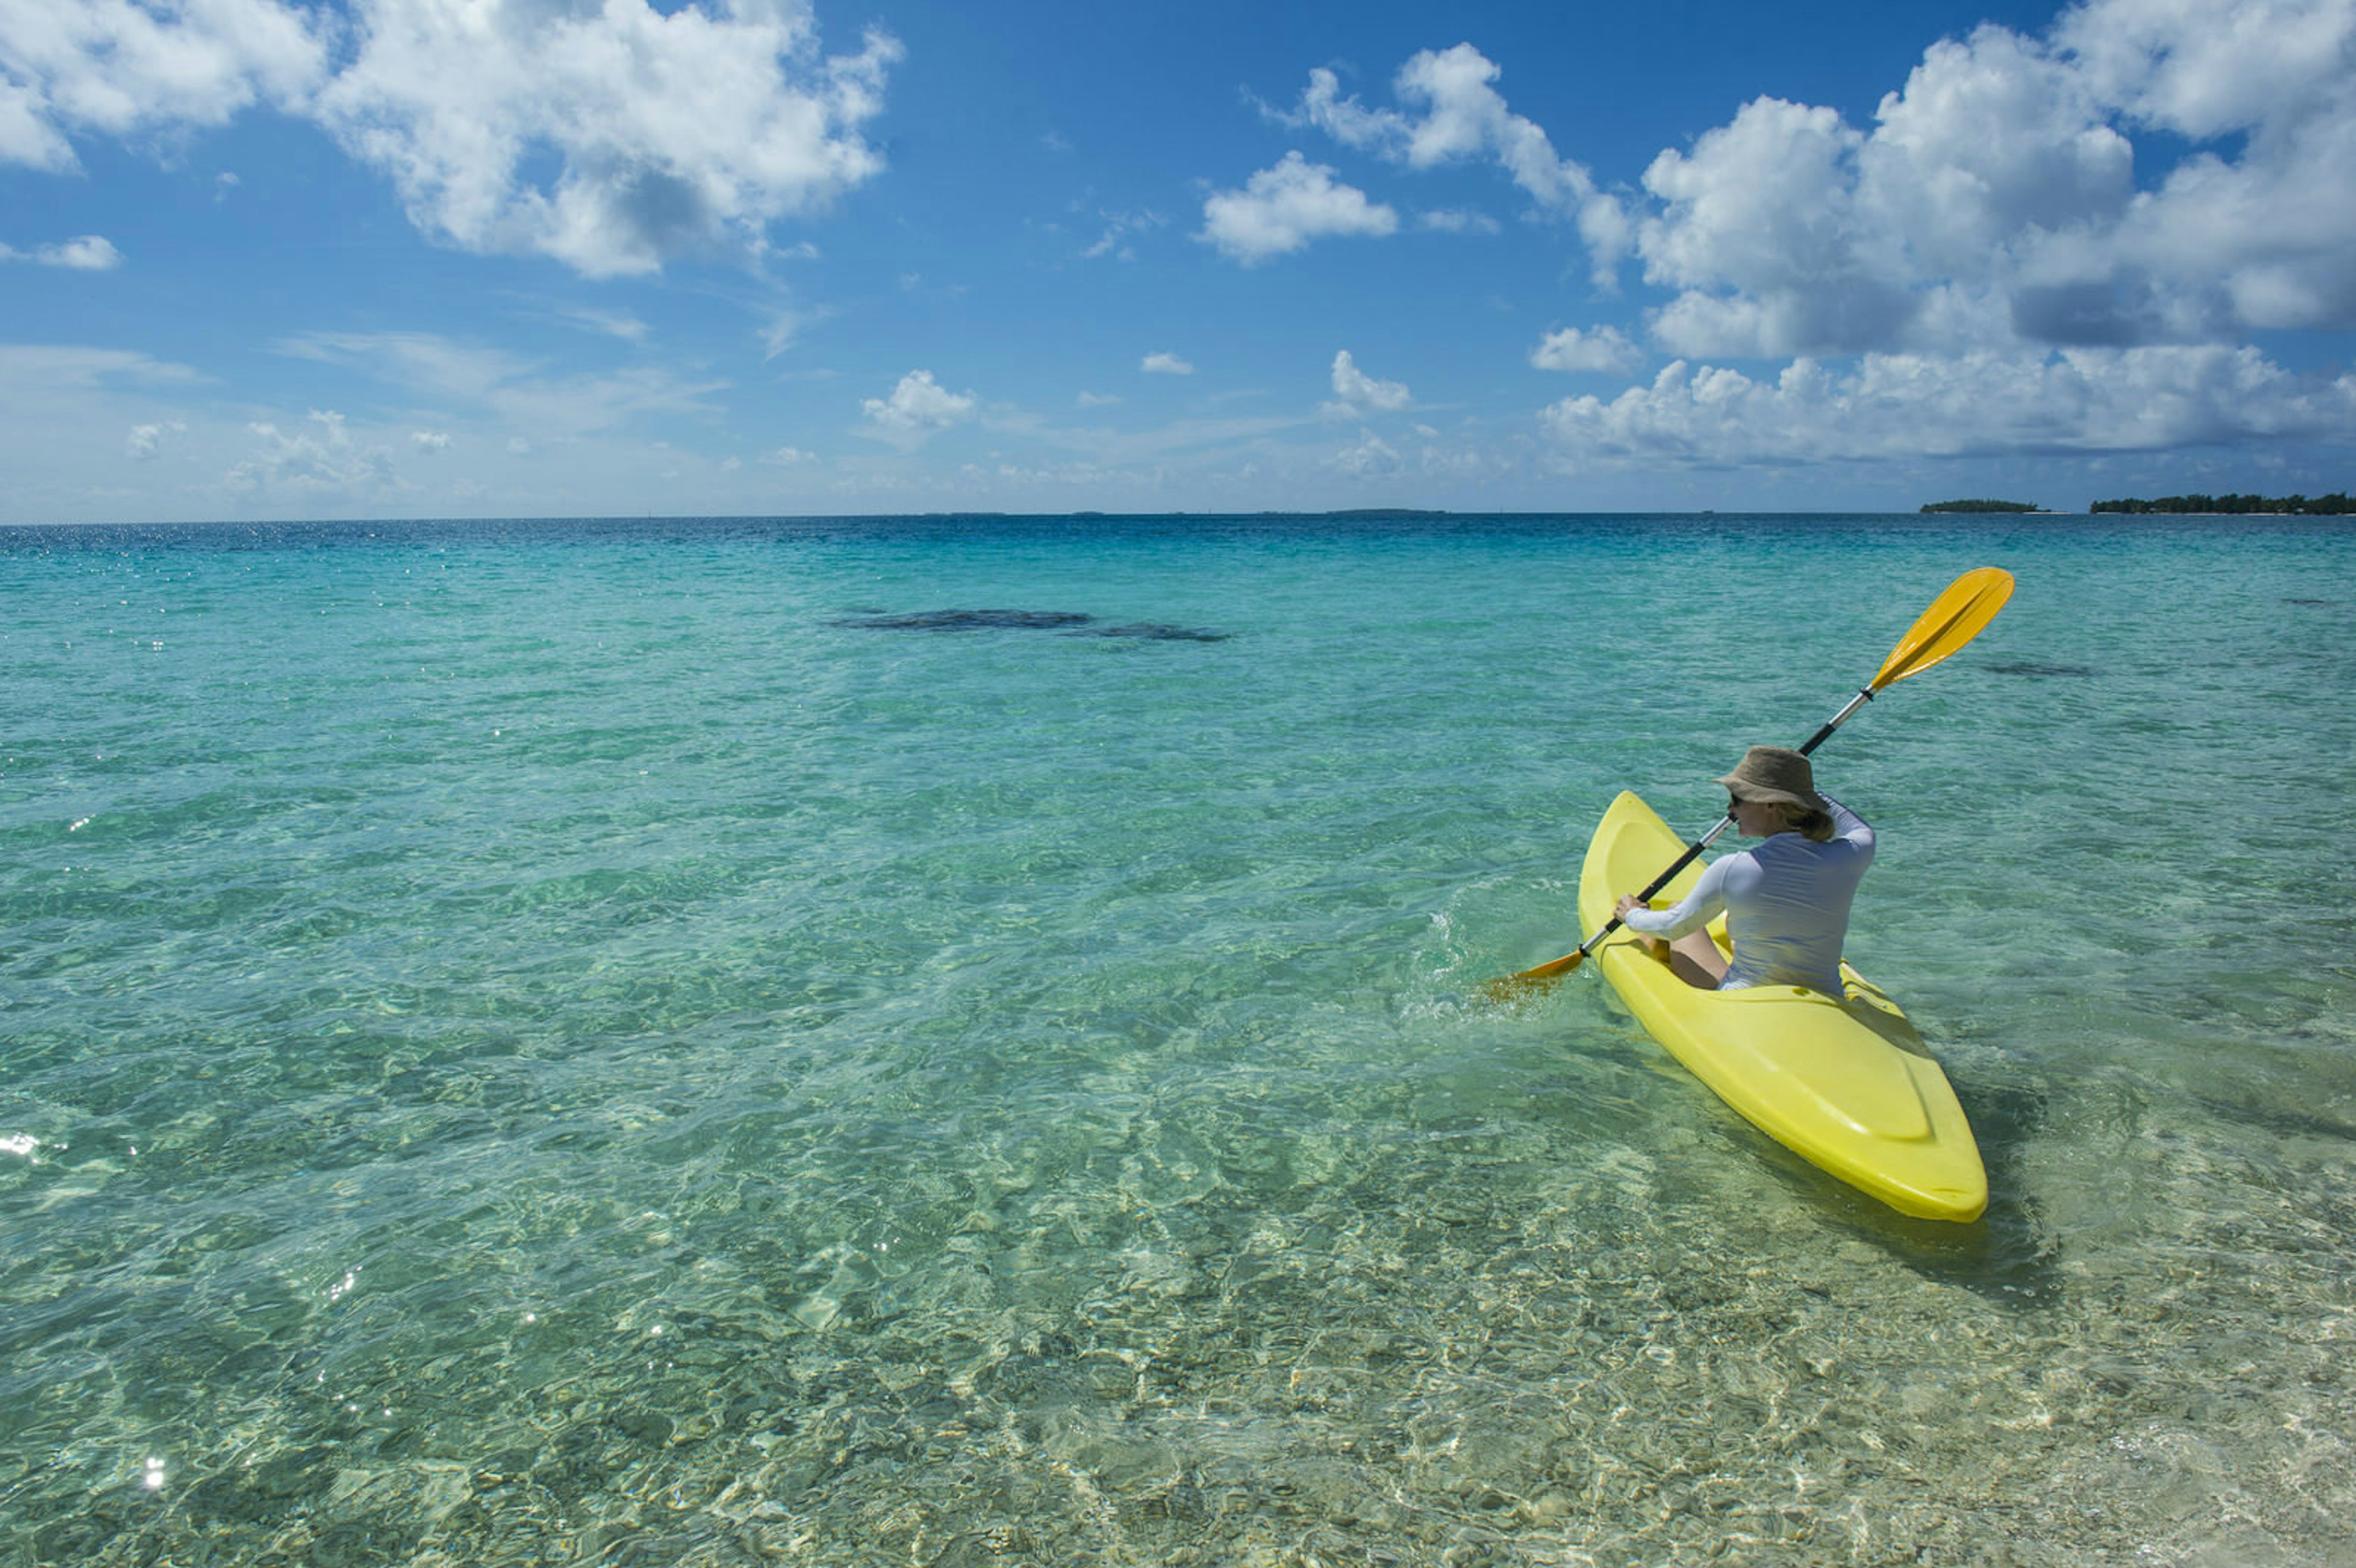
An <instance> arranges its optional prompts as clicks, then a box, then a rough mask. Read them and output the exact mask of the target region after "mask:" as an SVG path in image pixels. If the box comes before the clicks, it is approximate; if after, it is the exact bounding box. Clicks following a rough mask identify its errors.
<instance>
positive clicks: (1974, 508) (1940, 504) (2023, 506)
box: [1922, 501, 2044, 512]
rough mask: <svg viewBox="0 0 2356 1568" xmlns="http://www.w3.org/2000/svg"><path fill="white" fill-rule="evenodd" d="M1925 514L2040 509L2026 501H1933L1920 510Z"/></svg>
mask: <svg viewBox="0 0 2356 1568" xmlns="http://www.w3.org/2000/svg"><path fill="white" fill-rule="evenodd" d="M1922 509H1923V510H1924V511H1926V512H2041V511H2043V510H2044V508H2043V507H2039V506H2036V505H2033V504H2032V503H2030V502H2028V501H1933V502H1932V503H1931V504H1930V505H1928V506H1926V507H1923V508H1922Z"/></svg>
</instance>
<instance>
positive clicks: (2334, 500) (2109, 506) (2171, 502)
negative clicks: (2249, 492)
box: [1922, 495, 2356, 517]
mask: <svg viewBox="0 0 2356 1568" xmlns="http://www.w3.org/2000/svg"><path fill="white" fill-rule="evenodd" d="M2044 509H2045V508H2044V507H2039V506H2035V505H2032V504H2031V503H2029V502H2027V501H1986V500H1977V501H1933V502H1930V503H1928V504H1926V505H1925V506H1924V507H1922V510H1923V511H1925V512H2041V511H2043V510H2044ZM2086 510H2087V511H2089V512H2117V513H2125V514H2127V515H2130V516H2134V515H2143V514H2155V515H2174V516H2199V517H2208V516H2216V515H2234V514H2265V515H2270V516H2286V517H2347V516H2349V515H2350V514H2351V513H2356V501H2351V500H2350V499H2349V498H2348V497H2347V496H2345V495H2331V496H2158V497H2157V498H2155V499H2153V500H2148V501H2146V500H2141V499H2137V498H2135V497H2129V498H2127V499H2125V500H2119V501H2097V502H2095V503H2094V505H2093V506H2090V507H2087V508H2086Z"/></svg>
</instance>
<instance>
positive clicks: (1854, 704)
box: [1489, 566, 2012, 997]
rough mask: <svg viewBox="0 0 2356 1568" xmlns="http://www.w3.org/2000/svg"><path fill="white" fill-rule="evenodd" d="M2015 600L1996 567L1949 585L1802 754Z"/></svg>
mask: <svg viewBox="0 0 2356 1568" xmlns="http://www.w3.org/2000/svg"><path fill="white" fill-rule="evenodd" d="M2011 597H2012V573H2010V572H2008V571H2002V570H2000V569H1998V568H1997V567H1993V566H1983V567H1980V568H1979V569H1977V570H1976V571H1966V572H1965V573H1964V574H1963V575H1962V576H1961V577H1958V578H1957V579H1955V581H1954V582H1952V583H1950V584H1948V585H1947V591H1946V592H1944V593H1942V594H1940V595H1939V596H1938V598H1936V599H1934V600H1933V601H1932V602H1931V607H1930V608H1929V609H1928V610H1925V611H1923V612H1922V615H1921V616H1920V617H1919V618H1918V619H1917V620H1916V621H1915V623H1914V624H1912V626H1910V627H1908V628H1907V629H1906V635H1904V636H1902V637H1901V638H1899V639H1898V645H1897V646H1896V647H1894V648H1892V649H1890V656H1889V657H1888V658H1886V659H1884V660H1882V661H1881V668H1880V669H1879V671H1877V672H1876V673H1875V675H1874V677H1873V679H1872V680H1871V681H1869V682H1868V683H1867V684H1866V685H1865V686H1864V687H1863V688H1860V689H1859V690H1858V694H1857V695H1856V696H1855V697H1852V698H1850V699H1848V705H1847V707H1845V708H1843V709H1841V710H1840V711H1839V712H1838V713H1836V714H1834V715H1833V716H1832V717H1831V718H1830V719H1828V720H1826V721H1825V725H1824V728H1823V729H1821V730H1818V731H1816V732H1815V734H1813V735H1811V736H1809V737H1808V739H1807V741H1806V743H1805V744H1804V745H1803V746H1801V748H1800V752H1801V754H1802V755H1803V756H1805V755H1806V754H1808V753H1809V752H1814V751H1815V749H1816V748H1817V747H1818V746H1821V745H1823V744H1824V743H1825V742H1826V741H1828V740H1830V739H1831V738H1832V733H1833V731H1836V730H1837V729H1839V728H1840V727H1841V726H1842V725H1843V724H1846V723H1847V722H1848V719H1849V715H1850V714H1852V713H1855V712H1856V711H1857V710H1858V709H1860V708H1862V707H1864V706H1865V705H1866V704H1867V703H1869V702H1870V701H1872V700H1873V694H1874V693H1875V692H1877V691H1879V690H1881V689H1882V688H1884V687H1888V686H1895V685H1896V684H1898V682H1900V681H1901V680H1904V679H1905V678H1906V677H1908V676H1910V675H1920V674H1922V672H1923V671H1924V670H1926V669H1929V668H1930V667H1932V666H1933V665H1934V664H1937V663H1938V662H1939V661H1940V660H1942V659H1944V658H1945V657H1946V656H1948V655H1949V654H1952V653H1954V652H1955V651H1956V650H1957V649H1958V648H1961V647H1962V646H1963V645H1965V643H1968V642H1970V641H1971V640H1972V639H1973V638H1974V637H1976V636H1978V635H1980V629H1981V628H1982V627H1984V626H1986V625H1987V624H1988V623H1989V622H1990V621H1993V620H1995V619H1996V613H1997V611H1999V610H2001V609H2003V608H2004V602H2005V601H2006V600H2008V599H2009V598H2011ZM1733 826H1734V818H1733V816H1722V817H1720V818H1719V822H1718V826H1717V827H1713V828H1711V829H1710V830H1709V831H1708V832H1707V833H1705V834H1703V835H1702V836H1701V837H1698V838H1697V839H1695V840H1694V841H1693V842H1692V843H1690V844H1688V845H1687V846H1686V852H1685V853H1684V854H1682V855H1680V856H1678V857H1677V858H1676V860H1674V861H1672V862H1671V863H1670V865H1669V869H1667V870H1665V871H1663V872H1662V873H1661V874H1660V875H1659V876H1657V877H1655V878H1654V879H1653V881H1652V885H1651V886H1650V887H1647V888H1646V889H1645V890H1644V891H1643V892H1641V893H1638V894H1637V895H1636V899H1637V901H1638V902H1640V903H1650V902H1651V901H1652V899H1653V895H1654V894H1655V893H1657V892H1659V891H1661V890H1662V889H1663V888H1665V887H1666V886H1668V884H1669V879H1670V878H1672V877H1674V876H1676V874H1677V873H1678V872H1679V871H1682V870H1684V869H1686V868H1687V866H1689V865H1691V864H1692V863H1693V860H1694V857H1696V856H1697V855H1699V854H1700V853H1701V852H1702V851H1703V850H1705V849H1707V848H1709V847H1710V846H1711V845H1712V844H1714V843H1716V842H1717V841H1718V837H1719V835H1720V834H1722V833H1724V832H1725V831H1726V830H1727V829H1728V828H1730V827H1733ZM1619 929H1620V917H1619V916H1618V915H1613V916H1612V918H1611V919H1610V920H1609V921H1607V922H1605V923H1604V925H1603V929H1602V930H1601V931H1599V932H1597V933H1595V934H1594V935H1592V936H1590V937H1589V938H1588V939H1587V940H1586V941H1584V942H1582V943H1580V944H1579V946H1578V948H1577V949H1576V950H1575V951H1573V952H1569V953H1566V954H1564V955H1562V956H1561V957H1559V958H1557V959H1553V960H1551V961H1550V962H1547V963H1545V964H1541V965H1538V966H1537V968H1535V969H1525V970H1523V971H1522V972H1521V973H1520V974H1518V975H1508V976H1505V978H1503V979H1500V980H1492V981H1491V982H1490V983H1489V991H1490V994H1491V995H1492V996H1499V997H1502V996H1509V995H1511V994H1512V993H1513V992H1514V991H1515V989H1516V988H1517V987H1522V986H1526V985H1532V984H1535V983H1537V982H1538V981H1541V980H1552V979H1557V978H1558V977H1560V976H1564V975H1568V974H1569V973H1570V972H1571V971H1572V970H1573V969H1576V968H1578V967H1579V966H1580V965H1581V964H1584V963H1585V962H1587V955H1589V954H1590V953H1592V952H1594V951H1595V949H1596V948H1597V947H1599V946H1601V944H1602V943H1603V939H1604V938H1605V937H1608V936H1610V935H1611V934H1612V933H1613V932H1615V931H1617V930H1619Z"/></svg>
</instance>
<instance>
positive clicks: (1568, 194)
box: [1283, 44, 1629, 278]
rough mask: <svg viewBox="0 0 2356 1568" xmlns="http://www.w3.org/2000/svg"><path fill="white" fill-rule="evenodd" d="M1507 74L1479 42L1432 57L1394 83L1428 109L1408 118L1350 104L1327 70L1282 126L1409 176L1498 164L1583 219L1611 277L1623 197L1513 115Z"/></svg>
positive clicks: (1553, 205) (1426, 54)
mask: <svg viewBox="0 0 2356 1568" xmlns="http://www.w3.org/2000/svg"><path fill="white" fill-rule="evenodd" d="M1504 74H1505V73H1504V71H1503V70H1502V69H1500V68H1499V67H1498V66H1496V65H1495V64H1494V63H1493V62H1492V61H1491V60H1489V59H1487V58H1486V57H1485V56H1483V54H1482V53H1481V51H1480V50H1478V49H1476V48H1473V47H1472V45H1471V44H1458V45H1457V46H1456V47H1455V48H1450V49H1425V50H1423V51H1422V52H1420V53H1419V54H1417V55H1416V56H1415V57H1414V58H1413V59H1409V60H1408V62H1407V64H1405V65H1403V66H1401V67H1400V68H1399V71H1398V76H1397V77H1396V78H1395V79H1394V80H1393V82H1392V89H1393V91H1395V92H1397V93H1398V97H1399V98H1400V100H1401V101H1405V102H1407V103H1409V104H1412V105H1417V106H1419V109H1420V111H1421V112H1420V113H1419V114H1407V113H1402V112H1399V111H1398V110H1395V109H1368V108H1367V107H1365V105H1364V104H1362V103H1360V102H1359V101H1357V100H1356V99H1355V97H1352V98H1344V97H1343V96H1341V82H1340V80H1339V79H1338V78H1337V77H1336V76H1335V75H1334V74H1333V72H1332V71H1331V70H1327V69H1323V68H1320V69H1315V70H1312V71H1311V72H1310V73H1309V85H1308V87H1307V88H1305V89H1303V90H1302V91H1301V107H1300V109H1299V110H1298V111H1297V112H1295V113H1294V114H1291V115H1289V116H1283V118H1285V119H1287V120H1288V121H1289V122H1290V123H1307V124H1312V125H1315V126H1317V127H1318V128H1319V129H1321V130H1323V131H1324V132H1326V133H1328V134H1330V135H1332V136H1333V138H1334V139H1335V140H1336V141H1339V142H1342V143H1344V144H1345V145H1348V146H1353V147H1359V148H1363V149H1365V150H1366V151H1369V152H1372V153H1375V154H1376V155H1378V156H1381V157H1385V158H1387V159H1389V160H1390V161H1392V162H1394V163H1398V164H1404V165H1407V166H1408V167H1409V168H1415V169H1428V168H1432V167H1436V166H1438V165H1441V164H1447V163H1455V162H1461V161H1463V160H1466V159H1487V160H1490V161H1493V162H1494V163H1495V164H1496V165H1498V166H1499V167H1500V168H1502V169H1503V170H1504V171H1505V173H1506V174H1507V175H1508V176H1510V177H1511V178H1512V180H1513V182H1514V183H1515V185H1516V186H1518V187H1521V188H1522V190H1523V191H1525V192H1526V193H1527V195H1528V196H1529V197H1530V199H1531V200H1532V201H1534V202H1535V203H1537V207H1538V208H1539V209H1540V210H1541V211H1544V212H1546V213H1548V214H1550V215H1553V216H1557V217H1569V218H1573V219H1577V221H1578V224H1579V229H1580V236H1581V238H1583V239H1584V240H1586V241H1587V244H1588V248H1589V250H1590V252H1591V253H1592V254H1593V257H1594V261H1595V269H1596V272H1597V275H1598V276H1599V278H1601V277H1603V276H1607V275H1608V274H1609V272H1610V271H1611V269H1612V266H1613V265H1614V264H1616V262H1617V261H1619V259H1620V257H1621V256H1622V254H1623V253H1624V252H1625V251H1626V250H1627V246H1628V239H1629V234H1628V223H1627V217H1626V214H1625V213H1624V212H1623V211H1622V208H1621V205H1620V203H1619V202H1618V200H1617V199H1615V198H1614V197H1612V196H1610V195H1609V194H1607V193H1605V192H1603V191H1601V190H1598V189H1597V188H1596V185H1595V181H1594V177H1593V176H1591V175H1590V173H1589V172H1588V170H1587V168H1586V167H1585V165H1581V164H1579V163H1577V162H1574V161H1573V160H1571V159H1569V158H1565V157H1562V156H1560V155H1558V154H1557V153H1556V152H1555V150H1554V144H1553V143H1552V142H1551V141H1550V140H1549V139H1548V138H1547V133H1546V132H1545V131H1544V130H1542V129H1541V128H1540V127H1539V126H1538V125H1537V123H1536V122H1535V121H1532V120H1529V119H1527V118H1526V117H1525V116H1523V115H1519V114H1516V113H1515V112H1513V111H1512V110H1511V109H1509V108H1507V107H1506V104H1505V96H1504V94H1502V93H1500V92H1499V91H1497V90H1496V88H1495V86H1494V85H1493V84H1494V82H1495V81H1496V80H1498V79H1499V78H1500V77H1501V76H1503V75H1504Z"/></svg>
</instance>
